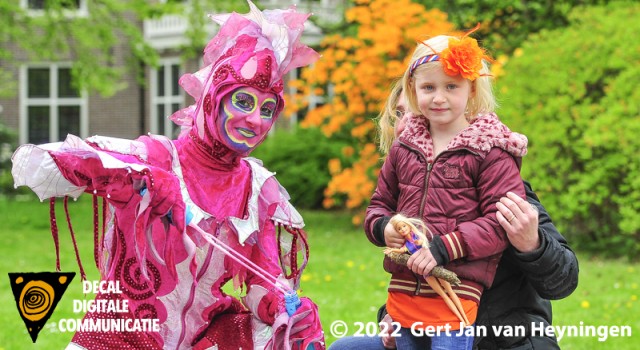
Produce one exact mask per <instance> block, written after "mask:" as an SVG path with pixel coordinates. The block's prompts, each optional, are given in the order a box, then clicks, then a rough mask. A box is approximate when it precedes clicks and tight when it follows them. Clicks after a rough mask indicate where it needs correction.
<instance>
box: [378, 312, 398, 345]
mask: <svg viewBox="0 0 640 350" xmlns="http://www.w3.org/2000/svg"><path fill="white" fill-rule="evenodd" d="M380 323H381V325H380V340H382V346H384V348H385V349H395V348H396V338H395V337H392V336H391V334H393V332H395V331H396V329H394V323H393V320H392V319H391V316H389V314H386V315H384V317H383V318H382V320H381V321H380ZM383 323H384V324H385V325H384V326H383V325H382V324H383ZM396 325H397V323H396ZM395 327H397V326H395Z"/></svg>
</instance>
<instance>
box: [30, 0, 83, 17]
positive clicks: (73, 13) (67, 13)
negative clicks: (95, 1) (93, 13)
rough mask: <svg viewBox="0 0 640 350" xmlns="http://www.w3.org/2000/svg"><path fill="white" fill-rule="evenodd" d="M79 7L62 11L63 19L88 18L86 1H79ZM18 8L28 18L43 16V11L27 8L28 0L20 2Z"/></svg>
mask: <svg viewBox="0 0 640 350" xmlns="http://www.w3.org/2000/svg"><path fill="white" fill-rule="evenodd" d="M79 5H80V6H79V7H78V9H76V10H64V11H63V14H64V16H65V17H88V16H89V6H88V0H80V3H79ZM20 7H21V8H23V9H25V10H27V11H28V13H29V15H30V16H42V15H43V14H44V10H43V9H33V8H30V7H29V0H20Z"/></svg>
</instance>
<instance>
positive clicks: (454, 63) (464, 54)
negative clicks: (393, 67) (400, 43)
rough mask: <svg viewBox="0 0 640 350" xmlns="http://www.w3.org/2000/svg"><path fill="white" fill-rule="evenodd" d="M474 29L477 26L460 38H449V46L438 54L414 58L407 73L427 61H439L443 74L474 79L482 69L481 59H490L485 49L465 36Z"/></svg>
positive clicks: (474, 40)
mask: <svg viewBox="0 0 640 350" xmlns="http://www.w3.org/2000/svg"><path fill="white" fill-rule="evenodd" d="M476 29H478V26H477V27H476V28H474V29H472V30H471V31H470V32H469V33H467V34H465V35H464V36H463V37H462V38H461V39H458V38H449V46H448V47H447V48H446V49H444V50H442V52H440V53H439V54H437V53H436V54H431V55H427V56H424V57H421V58H419V59H417V60H415V62H413V64H412V65H411V68H410V69H409V74H413V71H415V70H416V68H418V67H419V66H420V65H423V64H425V63H427V62H434V61H440V62H441V63H442V69H443V70H444V73H445V74H447V75H449V76H456V75H458V74H460V75H461V76H462V77H463V78H465V79H469V80H471V81H474V80H476V78H478V77H479V76H480V70H482V59H483V58H484V59H487V60H490V58H489V56H487V55H486V53H485V51H484V50H483V49H482V48H481V47H480V46H478V41H476V39H474V38H471V37H468V36H467V35H468V34H471V33H472V32H473V31H475V30H476ZM434 51H435V50H434Z"/></svg>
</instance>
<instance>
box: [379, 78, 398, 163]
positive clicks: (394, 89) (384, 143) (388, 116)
mask: <svg viewBox="0 0 640 350" xmlns="http://www.w3.org/2000/svg"><path fill="white" fill-rule="evenodd" d="M400 95H402V80H401V79H397V80H396V81H394V82H393V83H392V85H391V92H390V93H389V97H387V101H386V102H385V104H384V108H383V109H382V111H380V114H379V115H378V135H379V141H380V143H379V146H378V148H379V149H380V152H381V153H382V154H387V153H388V152H389V149H391V144H392V143H393V141H394V140H395V139H396V134H395V129H396V123H397V122H398V121H399V118H398V115H397V107H398V103H399V102H400Z"/></svg>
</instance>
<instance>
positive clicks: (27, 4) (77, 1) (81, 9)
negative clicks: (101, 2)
mask: <svg viewBox="0 0 640 350" xmlns="http://www.w3.org/2000/svg"><path fill="white" fill-rule="evenodd" d="M20 6H21V7H22V8H24V9H27V10H29V13H30V14H32V15H39V14H42V12H43V11H44V10H47V9H49V8H50V4H49V0H20ZM58 6H60V8H62V9H63V13H64V14H65V15H69V16H78V15H81V16H82V15H87V13H88V12H87V0H66V1H60V3H59V4H58Z"/></svg>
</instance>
